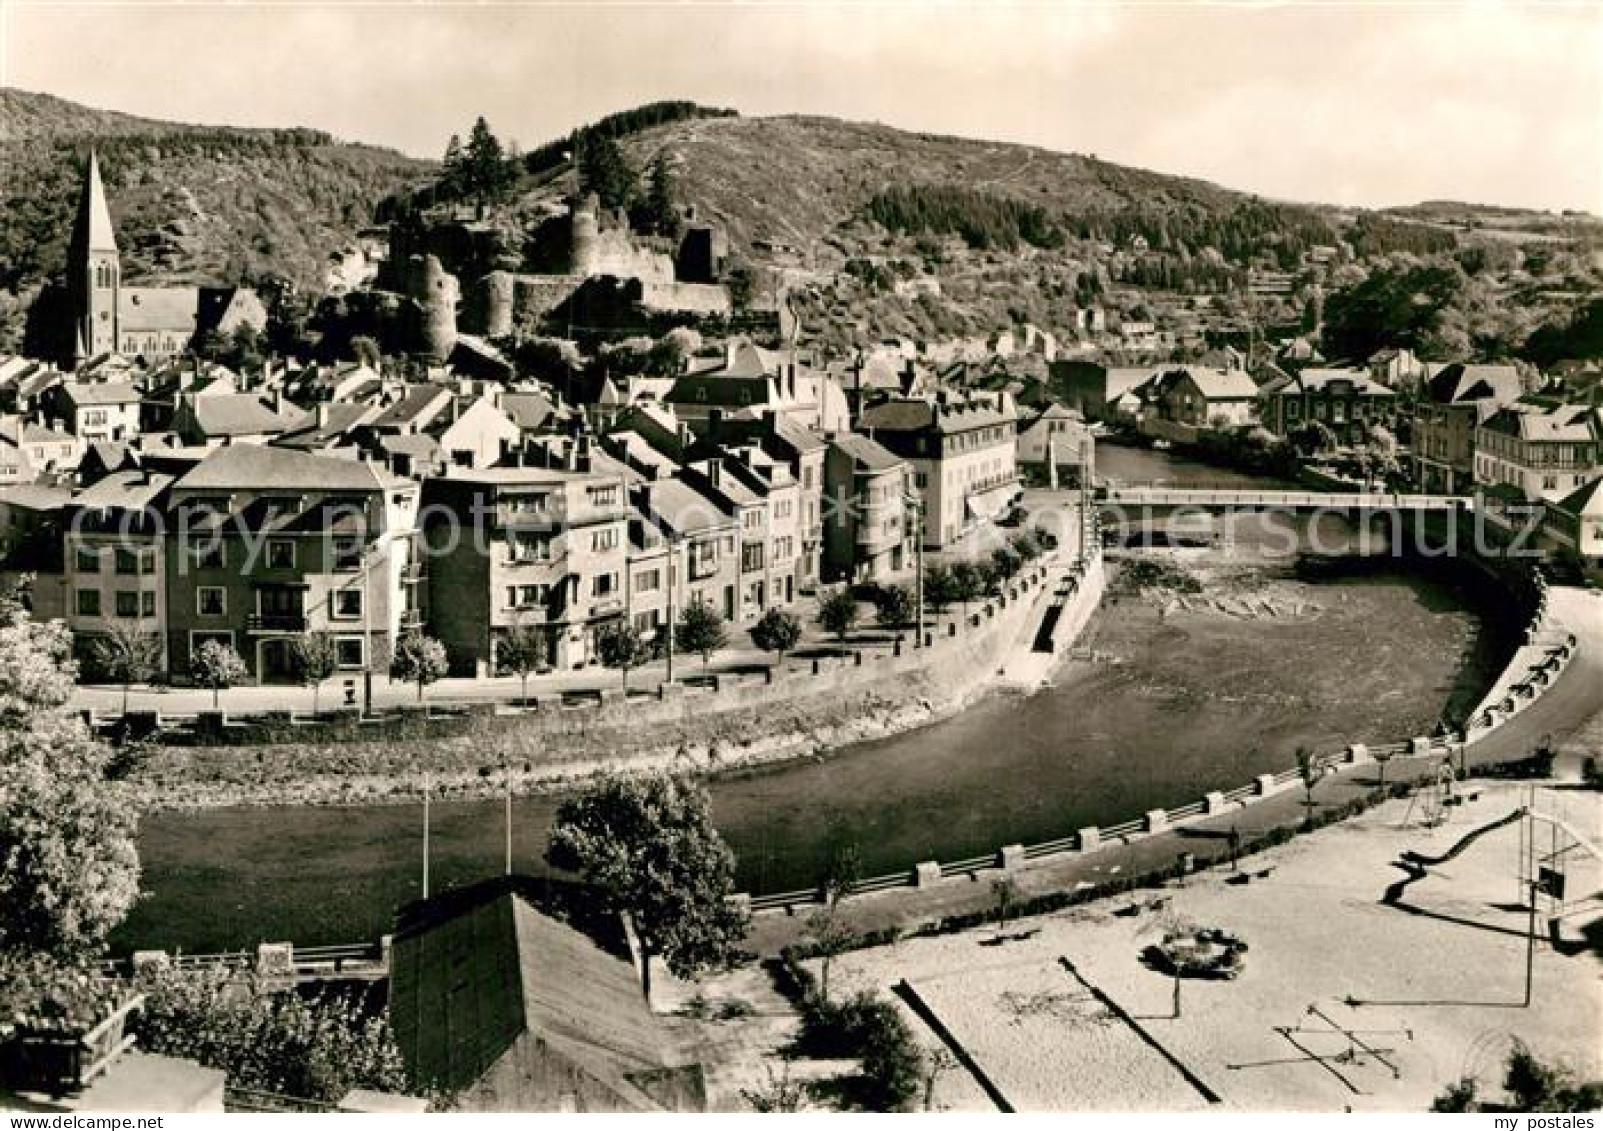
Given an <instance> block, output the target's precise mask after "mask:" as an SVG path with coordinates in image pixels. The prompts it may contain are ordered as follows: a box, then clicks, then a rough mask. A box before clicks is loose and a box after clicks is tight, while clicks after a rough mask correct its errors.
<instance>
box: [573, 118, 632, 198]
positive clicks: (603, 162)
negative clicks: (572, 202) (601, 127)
mask: <svg viewBox="0 0 1603 1131" xmlns="http://www.w3.org/2000/svg"><path fill="white" fill-rule="evenodd" d="M574 156H575V159H576V160H577V162H578V166H579V191H580V192H581V193H592V192H593V193H595V194H596V197H597V198H598V199H599V200H600V201H601V205H602V207H604V208H627V207H628V206H629V204H630V202H631V201H632V200H633V199H634V195H635V172H634V170H633V169H631V168H630V167H629V162H628V161H626V160H624V156H623V151H622V150H621V149H619V148H618V143H617V142H615V141H613V140H612V139H611V138H610V137H604V136H602V135H599V134H595V133H581V134H579V136H578V138H577V140H576V143H575V145H574Z"/></svg>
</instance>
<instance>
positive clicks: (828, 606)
mask: <svg viewBox="0 0 1603 1131" xmlns="http://www.w3.org/2000/svg"><path fill="white" fill-rule="evenodd" d="M818 623H819V624H821V625H823V626H824V631H826V632H829V633H832V634H833V635H834V637H835V640H836V642H838V643H840V644H844V643H846V634H847V633H849V632H851V630H852V626H853V625H854V624H856V623H857V598H855V597H853V596H852V591H851V589H850V587H848V586H844V585H843V586H841V587H840V588H839V589H837V590H835V591H834V592H833V593H831V594H829V596H827V597H825V598H824V599H823V600H822V601H820V602H819V603H818Z"/></svg>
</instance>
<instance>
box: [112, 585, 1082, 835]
mask: <svg viewBox="0 0 1603 1131" xmlns="http://www.w3.org/2000/svg"><path fill="white" fill-rule="evenodd" d="M1095 567H1096V570H1095V575H1096V577H1097V578H1098V579H1100V562H1099V561H1097V562H1095ZM1081 568H1082V567H1080V566H1079V565H1077V564H1069V563H1062V562H1058V561H1054V560H1052V559H1047V560H1045V561H1043V562H1041V563H1039V564H1037V565H1035V566H1033V567H1031V568H1029V569H1028V570H1026V572H1025V573H1024V574H1023V575H1021V576H1020V577H1019V578H1018V579H1016V580H1015V581H1014V582H1013V583H1011V584H1010V585H1009V586H1007V587H1006V589H1005V590H1004V592H1003V593H1001V594H1000V595H999V596H997V597H995V598H992V599H990V600H988V601H986V602H984V603H983V604H976V605H975V606H974V607H973V609H972V610H971V611H969V612H966V613H964V614H963V615H962V616H961V617H960V618H958V619H957V620H954V621H947V622H945V623H942V624H940V625H939V626H935V627H927V628H926V633H925V639H924V642H923V646H922V647H915V646H914V643H915V642H914V640H913V634H912V633H908V634H906V636H905V637H904V638H903V639H901V640H900V641H897V642H895V643H889V642H886V643H882V644H879V645H878V646H875V647H851V646H848V647H847V648H845V649H843V650H842V652H843V654H842V655H839V656H834V657H828V658H820V659H801V660H797V659H790V660H787V661H786V662H785V663H784V664H782V665H775V666H773V667H770V668H766V669H763V670H760V671H753V672H749V673H745V674H729V673H721V674H719V675H716V676H711V677H708V678H707V679H706V680H704V681H700V682H697V683H691V682H689V681H686V682H678V683H673V684H663V685H660V686H658V687H655V688H652V689H650V690H649V691H640V692H635V693H632V694H630V695H627V696H625V695H624V694H623V693H622V691H621V688H620V689H619V690H618V691H617V692H612V693H604V694H602V695H600V696H591V697H585V698H582V699H566V700H565V699H564V698H562V697H560V696H553V697H550V698H549V699H544V700H541V701H539V702H537V703H536V704H535V705H534V706H533V707H526V708H525V707H513V706H510V705H504V704H488V703H475V704H466V705H456V706H454V707H453V706H451V705H445V704H436V705H434V706H432V707H431V708H429V711H428V713H425V712H424V711H423V710H421V709H420V710H414V711H408V712H390V713H388V714H387V715H386V716H385V717H383V718H381V719H377V720H361V719H359V718H358V717H356V715H355V714H354V713H351V714H347V715H344V716H342V717H337V718H334V719H331V720H327V721H319V722H315V723H313V722H309V721H307V720H305V719H296V718H294V717H292V716H291V715H290V714H289V713H288V712H282V713H278V714H268V715H259V716H252V717H250V718H230V717H227V716H224V715H222V714H204V715H201V716H199V717H198V718H196V719H195V720H193V721H192V722H190V721H187V720H186V721H185V722H184V723H183V725H182V727H181V728H180V729H177V730H168V729H161V730H157V731H156V734H155V736H154V740H153V742H152V743H151V744H150V746H149V748H148V749H147V751H146V752H145V753H144V754H143V755H142V756H141V757H140V758H139V760H138V762H137V764H136V765H135V767H134V768H133V770H132V772H131V773H130V774H129V776H128V778H127V782H128V786H129V787H130V788H131V789H132V790H133V791H134V792H135V793H136V794H137V796H138V798H139V800H140V802H141V803H142V804H143V805H145V806H146V807H147V808H149V809H195V808H214V807H221V806H229V805H319V804H326V805H348V804H373V803H385V802H389V801H393V802H396V803H410V802H414V801H415V800H416V799H417V797H418V794H419V790H420V788H421V786H422V783H423V778H424V776H425V775H427V776H428V777H429V779H430V784H431V789H432V791H433V795H434V796H435V797H454V798H472V797H488V796H494V795H496V794H498V793H499V792H500V791H501V790H502V789H504V788H505V780H506V777H507V775H508V774H510V776H511V779H512V783H513V789H514V791H516V792H518V793H532V792H539V791H542V790H553V789H560V788H563V787H565V786H568V785H571V784H572V783H574V782H575V781H579V780H582V779H584V778H587V777H590V776H593V775H595V774H598V773H601V772H604V771H606V770H608V769H615V768H619V767H624V766H627V767H631V768H640V769H647V768H682V769H686V770H690V771H693V772H699V773H717V772H725V771H730V770H736V769H740V768H743V767H752V766H758V765H763V764H768V763H774V762H779V761H783V760H786V759H792V758H801V757H822V756H824V755H825V754H827V753H828V752H830V751H832V750H835V749H838V748H840V747H843V746H847V745H850V744H852V743H857V742H862V741H865V740H869V739H875V738H883V737H887V736H890V735H893V734H897V733H901V732H903V731H907V730H911V729H914V728H916V727H920V726H924V725H927V724H929V723H932V722H936V721H938V720H940V719H942V718H946V717H948V716H950V715H952V714H954V713H956V712H958V711H961V710H962V709H963V708H964V707H966V706H968V705H969V704H970V703H972V702H973V701H974V700H975V699H977V698H978V697H980V696H981V695H983V694H985V693H986V692H987V691H989V690H990V689H991V688H992V687H993V686H995V685H996V684H997V681H998V679H999V677H1000V675H1001V672H1002V669H1003V667H1004V665H1005V663H1006V662H1007V660H1008V659H1009V657H1010V656H1011V655H1013V654H1014V652H1015V651H1016V650H1020V649H1023V650H1028V649H1029V648H1030V647H1031V642H1032V641H1033V639H1034V637H1035V634H1036V633H1037V631H1038V629H1039V627H1040V622H1041V618H1042V615H1043V612H1044V610H1045V609H1046V608H1047V607H1048V606H1049V604H1050V603H1051V601H1052V598H1053V596H1054V594H1055V593H1057V592H1058V590H1059V589H1060V588H1061V587H1062V586H1063V585H1065V584H1067V583H1069V581H1070V579H1071V578H1073V579H1074V581H1073V584H1074V585H1075V587H1076V588H1079V581H1078V578H1079V577H1080V575H1081V574H1080V571H1081ZM1099 585H1100V581H1098V588H1099ZM1081 619H1082V620H1083V617H1082V618H1081ZM169 722H170V720H164V721H163V726H164V727H166V726H167V724H168V723H169Z"/></svg>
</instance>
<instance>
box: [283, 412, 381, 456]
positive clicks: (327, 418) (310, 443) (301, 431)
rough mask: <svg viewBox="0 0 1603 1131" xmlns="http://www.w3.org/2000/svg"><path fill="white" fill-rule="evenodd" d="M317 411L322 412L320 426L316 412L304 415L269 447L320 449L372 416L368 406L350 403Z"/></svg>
mask: <svg viewBox="0 0 1603 1131" xmlns="http://www.w3.org/2000/svg"><path fill="white" fill-rule="evenodd" d="M319 407H320V408H321V409H322V410H323V411H322V421H321V423H320V422H319V421H318V413H317V412H316V411H313V412H308V413H307V414H306V416H305V417H304V418H303V419H302V420H301V422H300V423H299V424H298V425H296V426H295V427H293V428H290V429H289V430H287V431H285V432H284V433H282V434H281V435H280V436H278V437H277V438H276V439H275V440H274V441H273V443H275V444H278V445H279V446H281V447H287V448H302V447H317V446H321V445H322V444H324V443H326V442H327V441H329V440H335V439H338V438H339V437H341V436H343V435H345V433H347V432H349V431H350V430H351V429H353V428H355V427H356V426H357V425H359V424H361V423H362V422H363V421H364V420H365V419H366V418H367V417H368V416H370V415H371V414H372V412H373V407H372V406H371V405H365V404H361V403H358V402H352V401H330V402H329V403H327V404H326V405H321V406H319Z"/></svg>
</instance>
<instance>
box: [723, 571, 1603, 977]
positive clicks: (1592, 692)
mask: <svg viewBox="0 0 1603 1131" xmlns="http://www.w3.org/2000/svg"><path fill="white" fill-rule="evenodd" d="M1549 603H1550V608H1551V614H1552V621H1553V623H1554V624H1555V625H1557V626H1561V627H1562V628H1564V629H1566V630H1568V631H1570V632H1573V633H1574V634H1575V636H1576V639H1577V642H1578V648H1577V651H1576V655H1575V659H1574V660H1573V661H1572V662H1571V663H1570V664H1569V666H1568V667H1567V668H1566V669H1565V670H1564V672H1563V674H1562V675H1560V676H1559V677H1558V679H1557V680H1556V681H1555V682H1554V684H1553V685H1552V687H1550V688H1548V689H1547V691H1546V692H1545V693H1544V694H1543V695H1542V696H1541V697H1540V698H1539V699H1537V700H1536V701H1535V702H1533V703H1532V704H1530V705H1529V706H1528V707H1526V708H1525V709H1524V710H1523V711H1521V712H1520V713H1519V714H1517V715H1515V716H1514V717H1513V718H1512V719H1510V720H1509V721H1508V722H1506V723H1504V724H1503V725H1502V726H1501V727H1499V728H1498V729H1497V730H1495V731H1493V732H1491V733H1490V734H1487V735H1485V736H1484V737H1482V738H1480V739H1479V740H1477V741H1475V742H1472V743H1470V744H1469V746H1468V747H1467V748H1466V750H1465V755H1464V756H1465V760H1466V761H1467V763H1468V766H1469V768H1470V770H1471V771H1473V770H1474V768H1475V767H1476V766H1484V765H1490V764H1494V763H1497V762H1504V761H1509V760H1513V759H1518V758H1522V757H1525V756H1526V755H1528V754H1530V753H1531V752H1532V751H1533V750H1534V749H1535V748H1536V747H1537V746H1538V745H1540V744H1541V743H1542V742H1543V741H1552V742H1553V743H1554V744H1555V745H1556V746H1559V747H1561V748H1562V746H1563V744H1564V742H1565V740H1566V739H1568V738H1569V737H1570V736H1572V735H1574V734H1576V733H1577V732H1578V731H1580V730H1581V729H1582V728H1583V727H1585V726H1586V724H1587V723H1588V722H1590V721H1591V720H1593V719H1594V718H1595V717H1597V716H1599V715H1603V691H1600V690H1599V689H1600V688H1603V594H1600V593H1597V592H1593V591H1588V590H1582V589H1576V588H1571V587H1568V586H1555V587H1554V588H1552V589H1550V590H1549ZM1594 753H1603V752H1594ZM1440 762H1441V756H1440V755H1439V754H1434V755H1426V756H1418V757H1411V756H1406V755H1399V756H1397V757H1394V758H1392V759H1391V760H1390V762H1388V763H1387V764H1386V767H1385V773H1386V780H1387V781H1388V782H1397V781H1407V780H1412V779H1414V778H1417V777H1419V776H1421V775H1424V774H1426V773H1428V772H1430V771H1431V770H1433V769H1434V768H1435V767H1436V766H1437V765H1439V764H1440ZM1380 772H1381V767H1380V766H1379V765H1377V764H1376V763H1374V762H1363V763H1358V764H1356V765H1351V766H1337V767H1335V768H1334V772H1332V773H1330V774H1328V776H1326V777H1325V778H1323V779H1322V780H1321V781H1320V783H1319V784H1318V786H1317V787H1316V788H1315V789H1314V794H1313V801H1314V805H1313V812H1314V813H1315V814H1317V813H1319V812H1322V811H1325V810H1330V809H1337V808H1340V807H1341V806H1343V805H1345V804H1347V803H1348V802H1349V801H1351V800H1353V799H1355V798H1358V797H1363V796H1365V795H1367V794H1368V793H1370V792H1371V791H1372V790H1374V789H1375V788H1376V787H1377V786H1378V785H1379V784H1380ZM1307 815H1309V810H1308V807H1307V806H1306V805H1305V804H1304V794H1303V791H1302V789H1301V788H1300V786H1293V787H1288V788H1283V789H1281V790H1280V791H1279V792H1276V793H1273V794H1270V795H1269V796H1267V797H1263V798H1259V799H1256V800H1254V801H1252V802H1251V803H1249V804H1242V805H1238V806H1234V807H1232V808H1230V809H1229V810H1227V811H1225V812H1223V813H1220V814H1218V815H1217V816H1210V817H1206V818H1200V819H1197V820H1194V821H1190V822H1187V823H1186V824H1185V825H1182V826H1178V827H1174V828H1170V829H1168V830H1165V831H1163V832H1159V833H1154V834H1151V835H1145V836H1142V837H1140V838H1138V839H1135V840H1132V841H1130V842H1128V843H1123V844H1105V845H1103V846H1102V847H1101V848H1099V849H1097V850H1096V851H1092V852H1084V853H1081V852H1070V853H1063V854H1060V855H1055V856H1051V857H1047V858H1045V859H1042V860H1040V861H1037V862H1032V863H1031V864H1030V865H1029V866H1027V867H1025V868H1022V869H1019V870H1015V871H1013V872H1011V873H1009V878H1010V879H1011V880H1012V882H1013V885H1014V893H1015V894H1014V899H1015V901H1023V900H1028V899H1030V898H1032V897H1034V896H1039V895H1046V894H1049V893H1052V892H1061V891H1072V890H1074V889H1076V888H1081V887H1092V886H1096V885H1098V884H1102V883H1106V882H1108V881H1110V880H1116V879H1118V878H1119V877H1120V876H1121V875H1122V876H1130V875H1140V874H1142V873H1145V872H1149V871H1152V870H1154V869H1159V868H1165V867H1170V866H1172V865H1174V864H1175V862H1176V861H1177V860H1178V859H1179V858H1180V856H1181V854H1183V853H1190V854H1193V855H1195V856H1197V857H1199V858H1200V857H1218V856H1222V855H1224V853H1225V851H1226V844H1227V839H1228V837H1229V834H1230V831H1231V830H1232V829H1234V830H1235V832H1236V833H1237V835H1238V836H1239V837H1240V838H1241V841H1242V842H1243V843H1248V842H1251V841H1253V840H1254V839H1256V838H1258V837H1260V836H1262V835H1264V834H1266V833H1269V832H1271V831H1273V830H1275V829H1278V828H1292V827H1296V826H1298V825H1300V824H1301V823H1302V821H1303V819H1304V818H1305V816H1307ZM1068 831H1072V830H1065V832H1068ZM998 847H999V848H1000V847H1001V846H998ZM909 866H911V862H909ZM1001 875H1002V873H1001V872H1000V871H999V870H995V869H991V870H986V871H982V872H976V873H975V874H973V875H972V876H970V877H967V878H953V879H950V880H944V881H942V882H940V883H938V884H934V885H931V886H928V887H923V888H897V889H894V890H891V891H886V892H877V893H873V894H865V895H857V896H853V897H851V898H850V899H848V900H847V901H846V902H845V903H844V904H843V905H842V908H843V913H844V915H845V917H846V919H847V921H848V922H849V923H850V925H851V928H852V930H854V931H857V932H860V933H867V932H870V931H880V930H886V929H889V928H894V927H909V928H910V927H913V926H916V925H918V924H920V923H925V922H930V921H934V920H937V919H941V918H944V917H947V916H951V915H959V914H970V913H974V912H981V911H985V910H987V909H993V908H995V906H996V902H997V899H996V893H995V892H994V891H993V890H992V887H991V884H992V881H993V880H995V879H997V878H999V877H1000V876H1001ZM809 911H810V908H809V907H806V906H799V907H797V908H796V909H795V911H794V913H790V914H787V913H785V912H771V913H766V914H762V915H759V916H757V917H756V918H755V920H754V921H753V924H752V930H751V933H750V935H749V936H748V938H747V945H748V947H750V949H752V950H754V951H756V952H757V953H759V954H762V955H765V956H766V955H774V954H777V953H778V952H779V951H780V949H782V948H783V947H785V946H788V945H790V944H792V943H798V942H801V941H803V940H804V938H805V936H806V932H807V928H806V918H807V915H808V913H809Z"/></svg>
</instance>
